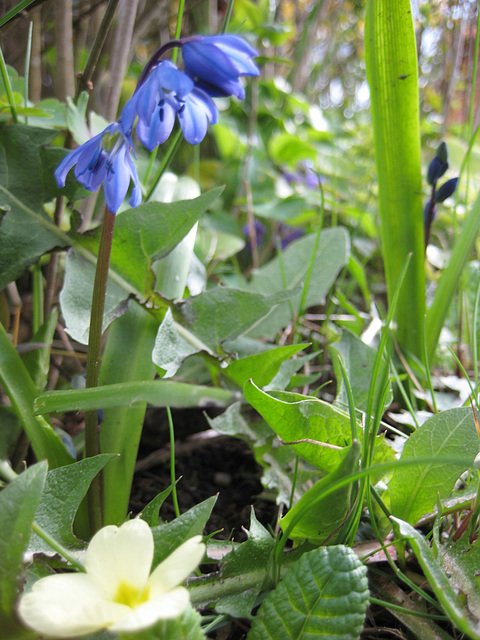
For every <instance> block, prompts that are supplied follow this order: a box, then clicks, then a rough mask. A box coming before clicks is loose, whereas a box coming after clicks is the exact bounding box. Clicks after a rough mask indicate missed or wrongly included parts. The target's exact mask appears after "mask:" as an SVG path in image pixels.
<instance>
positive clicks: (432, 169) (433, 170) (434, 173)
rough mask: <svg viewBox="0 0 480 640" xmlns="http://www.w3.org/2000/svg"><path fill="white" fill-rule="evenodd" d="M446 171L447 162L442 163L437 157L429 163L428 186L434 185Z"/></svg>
mask: <svg viewBox="0 0 480 640" xmlns="http://www.w3.org/2000/svg"><path fill="white" fill-rule="evenodd" d="M447 169H448V162H444V161H443V160H441V159H440V158H439V157H438V156H435V157H434V159H433V160H432V161H431V162H430V164H429V166H428V173H427V182H428V184H431V185H433V184H436V182H437V180H438V179H439V178H441V177H442V176H443V174H444V173H445V171H446V170H447Z"/></svg>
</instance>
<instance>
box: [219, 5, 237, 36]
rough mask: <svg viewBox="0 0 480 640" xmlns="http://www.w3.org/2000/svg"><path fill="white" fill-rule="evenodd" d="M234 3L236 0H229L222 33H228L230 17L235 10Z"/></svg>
mask: <svg viewBox="0 0 480 640" xmlns="http://www.w3.org/2000/svg"><path fill="white" fill-rule="evenodd" d="M233 3H234V0H228V6H227V11H226V13H225V20H224V21H223V27H222V33H226V31H227V29H228V23H229V22H230V18H231V17H232V12H233Z"/></svg>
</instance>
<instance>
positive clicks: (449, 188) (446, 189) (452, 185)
mask: <svg viewBox="0 0 480 640" xmlns="http://www.w3.org/2000/svg"><path fill="white" fill-rule="evenodd" d="M457 184H458V178H451V179H450V180H447V181H446V182H445V183H444V184H442V186H441V187H440V189H438V191H437V192H436V193H435V202H443V201H444V200H446V199H447V198H449V197H450V196H452V195H453V194H454V193H455V189H456V188H457Z"/></svg>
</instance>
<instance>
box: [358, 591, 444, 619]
mask: <svg viewBox="0 0 480 640" xmlns="http://www.w3.org/2000/svg"><path fill="white" fill-rule="evenodd" d="M369 600H370V602H371V603H372V604H378V605H380V606H381V607H385V609H391V610H392V611H400V612H401V613H406V614H407V615H409V616H417V617H418V618H425V619H427V620H448V617H447V616H442V615H437V614H435V613H424V612H423V611H415V609H413V610H412V609H407V608H406V607H401V606H400V605H398V604H393V603H392V602H388V601H387V600H379V599H378V598H373V597H372V596H370V598H369Z"/></svg>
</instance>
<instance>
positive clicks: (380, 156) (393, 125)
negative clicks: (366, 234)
mask: <svg viewBox="0 0 480 640" xmlns="http://www.w3.org/2000/svg"><path fill="white" fill-rule="evenodd" d="M365 60H366V65H367V76H368V82H369V85H370V99H371V111H372V123H373V130H374V137H375V154H376V163H377V174H378V195H379V208H380V221H381V237H382V251H383V260H384V265H385V275H386V280H387V290H388V299H389V301H391V300H392V297H393V292H394V290H395V285H396V283H397V280H398V278H399V276H400V273H401V271H402V268H403V266H404V265H405V262H406V259H407V256H408V255H409V254H410V253H411V254H412V257H411V260H410V264H409V268H408V272H407V275H406V278H405V281H404V283H403V287H402V290H401V292H400V297H399V301H398V306H397V309H396V314H395V323H396V338H397V340H398V343H399V345H400V347H401V349H402V350H403V351H406V352H410V353H411V354H412V355H415V356H416V357H417V358H418V359H420V360H423V333H424V329H423V327H424V315H425V274H424V246H423V245H424V239H423V215H422V182H421V162H420V129H419V109H418V73H417V54H416V45H415V32H414V28H413V20H412V12H411V6H410V0H368V2H367V13H366V20H365Z"/></svg>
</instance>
